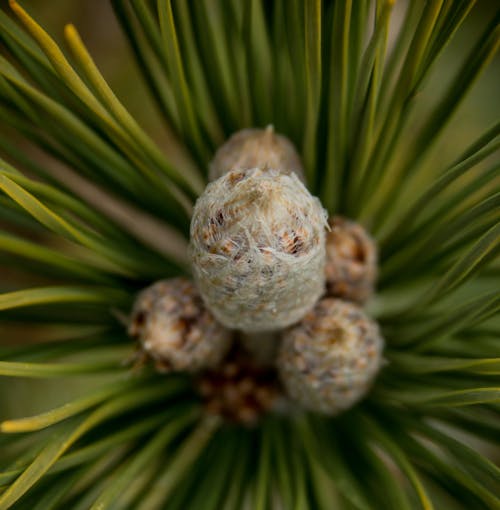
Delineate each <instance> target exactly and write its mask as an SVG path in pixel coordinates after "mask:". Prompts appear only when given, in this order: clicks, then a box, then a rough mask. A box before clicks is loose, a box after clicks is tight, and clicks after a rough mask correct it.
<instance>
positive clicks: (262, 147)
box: [208, 126, 305, 182]
mask: <svg viewBox="0 0 500 510" xmlns="http://www.w3.org/2000/svg"><path fill="white" fill-rule="evenodd" d="M256 167H258V168H261V169H263V170H264V169H266V168H274V169H279V170H280V171H281V172H283V173H285V174H291V173H295V174H296V175H297V176H298V177H299V179H300V180H301V181H302V182H305V177H304V169H303V167H302V163H301V161H300V157H299V155H298V154H297V151H296V150H295V147H294V145H293V144H292V142H291V141H290V140H289V139H288V138H286V137H285V136H283V135H278V134H277V133H275V132H274V129H273V127H272V126H268V127H267V128H266V129H242V130H241V131H238V132H237V133H235V134H234V135H232V136H231V137H230V138H229V139H228V140H227V141H226V142H225V143H224V144H223V145H221V147H220V148H219V149H218V150H217V152H216V153H215V157H214V159H213V161H212V162H211V164H210V167H209V173H208V177H209V180H211V181H215V180H216V179H218V178H219V177H222V176H223V175H224V174H226V173H227V172H229V171H230V170H234V169H239V170H246V169H248V168H256Z"/></svg>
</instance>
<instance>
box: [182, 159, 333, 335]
mask: <svg viewBox="0 0 500 510" xmlns="http://www.w3.org/2000/svg"><path fill="white" fill-rule="evenodd" d="M325 227H326V213H325V211H324V210H323V208H322V207H321V204H320V202H319V200H318V199H317V198H315V197H313V196H312V195H311V194H310V193H309V192H308V191H307V189H306V188H305V186H304V185H303V184H302V183H301V182H300V180H299V179H298V177H297V176H296V175H295V174H291V175H286V174H283V173H281V172H279V171H278V170H274V169H267V170H261V169H259V168H252V169H247V170H232V171H230V172H228V173H227V174H225V175H224V176H222V177H220V178H219V179H217V180H216V181H214V182H213V183H211V184H209V185H208V186H207V188H206V190H205V192H204V193H203V195H201V197H200V198H199V199H198V201H197V202H196V205H195V208H194V213H193V218H192V220H191V247H190V253H191V260H192V264H193V271H194V275H195V279H196V282H197V284H198V288H199V290H200V293H201V295H202V297H203V299H204V301H205V303H206V305H207V307H208V308H209V309H210V310H211V312H212V313H213V314H214V315H215V317H216V318H217V319H218V320H219V321H220V322H221V323H222V324H224V325H225V326H227V327H229V328H235V329H242V330H245V331H272V330H276V329H279V328H282V327H284V326H288V325H290V324H293V323H294V322H297V321H299V320H300V319H301V318H302V317H303V316H304V315H305V314H306V313H307V312H308V311H309V310H310V309H311V308H312V307H313V306H314V304H315V303H316V301H317V300H318V299H319V297H320V296H321V294H322V293H323V291H324V271H325V265H324V264H325Z"/></svg>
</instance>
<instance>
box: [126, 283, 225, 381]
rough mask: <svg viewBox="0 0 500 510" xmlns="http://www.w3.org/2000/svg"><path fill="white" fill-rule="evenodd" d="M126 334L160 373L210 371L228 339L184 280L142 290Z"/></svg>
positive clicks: (189, 284) (222, 355)
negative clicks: (150, 359)
mask: <svg viewBox="0 0 500 510" xmlns="http://www.w3.org/2000/svg"><path fill="white" fill-rule="evenodd" d="M129 334H130V335H131V336H132V337H134V338H137V339H138V340H139V342H140V344H141V346H142V348H143V349H144V351H145V353H146V354H147V355H148V356H150V357H151V358H152V359H153V360H155V361H156V367H157V368H158V369H159V370H160V371H188V372H192V371H197V370H200V369H203V368H208V367H214V366H216V365H217V364H218V363H219V362H220V361H221V360H222V358H223V357H224V356H225V355H226V353H227V352H228V350H229V348H230V345H231V339H232V333H231V332H230V331H228V330H227V329H226V328H224V327H223V326H222V325H220V324H218V323H217V322H216V320H215V319H214V317H213V316H212V314H211V313H210V312H209V311H208V310H207V309H206V308H205V306H204V304H203V301H202V299H201V297H200V295H199V294H198V291H197V290H196V287H195V286H194V284H193V283H192V282H191V281H189V280H188V279H186V278H172V279H170V280H162V281H159V282H156V283H155V284H153V285H151V286H150V287H148V288H146V289H145V290H143V291H142V292H141V293H140V294H139V295H138V297H137V299H136V302H135V304H134V307H133V310H132V317H131V322H130V325H129Z"/></svg>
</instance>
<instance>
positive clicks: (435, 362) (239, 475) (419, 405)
mask: <svg viewBox="0 0 500 510" xmlns="http://www.w3.org/2000/svg"><path fill="white" fill-rule="evenodd" d="M111 3H112V6H113V10H114V13H115V15H116V19H117V20H118V21H119V24H120V26H121V28H122V29H123V33H124V35H125V36H126V38H127V41H128V43H129V45H130V49H131V51H132V52H133V54H134V56H135V59H136V63H137V67H138V70H139V72H138V73H137V74H136V75H134V76H131V77H130V80H131V81H133V80H137V81H139V80H140V79H141V76H142V78H143V79H144V81H145V83H146V84H147V87H148V89H149V91H150V93H151V97H152V98H153V100H154V103H155V106H156V108H157V110H158V112H160V114H161V116H162V119H163V120H164V125H165V129H166V130H167V132H168V134H169V136H168V145H167V146H162V147H160V146H159V145H157V144H156V143H155V142H154V141H153V139H152V137H151V135H150V134H148V133H147V132H146V131H145V130H144V129H143V128H142V127H141V126H140V125H139V123H138V122H137V121H136V120H135V119H134V118H133V116H132V115H130V113H129V112H128V110H127V108H126V106H125V105H124V104H123V103H122V102H121V101H120V100H119V99H118V97H117V96H116V95H115V94H114V93H113V91H112V90H111V88H110V87H109V86H108V84H107V83H106V81H105V78H104V77H103V75H102V74H101V71H100V70H99V69H98V67H97V66H96V64H95V62H94V61H93V59H92V57H91V55H90V54H89V52H88V51H87V49H86V47H85V45H84V42H83V41H82V39H81V38H80V36H79V34H78V32H77V29H76V28H75V27H74V26H73V25H68V26H66V27H65V30H64V39H65V43H66V46H67V49H66V50H64V51H63V49H61V48H60V47H59V46H58V45H57V44H56V43H55V41H54V39H53V38H52V37H51V36H50V35H49V34H48V33H47V32H46V31H44V29H43V28H42V27H41V26H40V25H39V24H38V23H37V22H36V21H35V20H34V19H33V18H32V17H31V16H30V15H29V14H28V13H27V12H26V11H25V10H24V9H23V7H21V6H20V5H19V4H18V3H17V2H16V1H15V0H11V1H10V10H9V11H8V10H5V11H0V48H1V51H0V121H1V122H0V274H1V275H2V276H3V275H5V278H3V277H1V278H0V291H1V292H2V294H0V360H1V361H0V376H1V377H2V381H0V382H1V388H2V391H4V392H5V393H6V394H7V393H9V391H10V389H11V388H15V385H16V382H17V381H18V379H16V378H24V379H27V380H28V382H29V387H28V394H30V395H31V392H33V393H32V394H33V395H36V393H35V391H36V389H37V385H38V384H40V383H39V381H40V380H42V379H43V380H45V379H56V381H57V382H56V385H53V386H51V388H53V389H52V391H55V392H56V395H55V397H56V399H58V400H59V401H61V402H64V403H63V404H62V405H60V406H59V407H54V408H52V409H48V410H46V411H44V412H41V413H39V414H36V415H33V416H27V417H22V418H16V417H14V416H2V419H3V420H4V421H2V422H1V423H0V470H1V471H0V510H4V509H7V508H14V509H40V510H47V509H51V508H54V509H55V508H61V509H75V510H79V509H87V508H92V509H101V510H102V509H122V508H130V509H139V510H149V509H176V508H189V509H190V510H191V509H192V510H196V509H203V510H210V509H225V510H230V509H240V508H251V509H255V510H263V509H266V508H272V509H281V508H283V509H300V510H306V509H311V510H312V509H317V508H318V509H325V510H326V509H328V510H330V509H333V508H339V509H361V510H369V509H394V510H401V509H409V508H423V509H432V508H436V509H443V508H446V509H451V510H453V509H459V508H466V509H476V508H477V509H480V508H485V509H493V508H500V499H499V498H498V495H499V494H500V482H499V481H500V471H499V469H498V468H497V467H496V466H495V464H494V462H493V460H492V456H491V455H486V454H485V450H486V449H488V450H489V451H490V452H493V449H494V448H497V447H498V439H499V437H500V408H499V402H500V388H499V386H498V375H499V374H500V351H499V342H498V339H499V333H500V323H499V314H498V311H499V309H500V294H499V288H500V266H499V260H498V254H499V250H500V242H499V240H500V213H499V212H500V207H499V205H500V196H499V187H498V183H499V181H498V178H499V163H498V149H499V146H500V138H499V135H500V124H499V123H498V122H497V123H496V124H495V125H493V126H490V127H489V128H487V129H485V130H484V126H483V127H482V128H481V129H482V130H483V132H482V134H481V135H480V136H478V137H476V135H475V134H471V133H473V130H470V131H467V130H464V131H465V133H466V136H467V137H468V138H469V139H468V141H467V143H465V144H464V146H462V143H461V142H460V143H458V142H457V143H454V142H455V140H454V139H453V137H454V136H455V134H456V133H457V132H458V129H457V128H458V127H460V126H458V125H457V124H458V121H457V117H456V115H455V113H456V111H457V109H458V108H459V107H460V105H461V103H462V101H463V100H464V98H465V97H466V95H467V93H468V91H469V90H470V89H471V87H473V86H474V84H475V83H476V82H477V80H478V78H479V77H480V75H481V73H482V72H483V71H484V70H485V69H486V67H487V66H488V65H489V64H490V63H491V61H492V59H493V58H494V55H495V52H496V50H497V49H498V45H499V31H500V28H499V20H500V10H499V9H498V6H495V5H494V2H492V3H490V4H489V12H488V13H486V17H487V22H486V23H484V26H483V27H482V33H480V34H478V35H477V37H476V36H475V37H476V39H475V40H474V44H472V45H470V48H468V50H467V52H466V53H465V54H463V55H462V57H461V63H460V66H459V67H458V69H457V70H456V71H455V72H454V73H453V74H452V76H450V77H448V79H447V80H444V83H441V84H440V86H439V87H437V88H432V87H430V86H429V82H430V81H431V80H432V78H433V77H435V76H440V77H442V76H443V73H441V74H440V73H439V70H440V69H439V68H440V66H443V65H444V64H445V63H446V52H445V50H446V49H447V47H448V45H450V46H451V47H453V45H455V44H456V37H455V35H456V33H459V34H460V31H461V30H462V29H463V25H464V24H465V25H466V24H467V23H468V22H469V20H470V19H471V17H473V16H474V14H475V13H476V12H477V10H478V7H477V6H475V5H474V4H475V2H474V0H467V1H461V0H450V1H445V0H428V1H425V2H424V1H422V2H420V1H416V0H415V1H410V2H408V5H403V6H401V5H399V4H397V5H396V6H395V5H394V2H393V1H392V0H380V1H378V0H377V1H375V0H373V1H370V0H359V1H356V2H353V1H352V0H335V1H333V0H304V1H300V0H290V1H286V0H273V1H272V2H264V1H262V0H241V1H239V0H200V1H193V2H187V1H183V0H174V1H170V0H158V2H154V1H153V0H111ZM396 9H398V12H399V13H401V14H402V16H403V18H402V22H401V25H400V26H399V25H398V24H397V23H396V20H395V15H394V12H393V11H395V10H396ZM389 35H390V36H391V37H389ZM393 39H394V40H393ZM443 53H444V55H443ZM117 58H119V56H117ZM429 90H430V93H429ZM434 90H437V91H438V92H436V93H435V94H434V93H433V91H434ZM147 100H148V98H144V101H147ZM488 101H490V102H491V104H492V108H494V105H495V101H496V98H495V97H490V98H488ZM496 104H498V103H496ZM497 109H498V108H497ZM269 125H272V126H274V130H275V132H276V133H280V134H283V135H285V136H286V137H288V138H289V139H290V140H291V141H292V142H293V144H294V145H295V147H296V148H297V149H298V151H299V152H300V155H301V159H302V162H303V165H304V170H305V172H304V173H305V180H306V182H307V185H308V189H309V191H310V193H311V194H312V195H314V196H318V197H319V198H320V200H321V203H322V204H323V206H324V207H325V208H326V209H327V211H328V214H329V215H330V216H332V217H333V216H334V215H341V216H344V217H347V218H350V219H351V220H353V221H354V220H355V221H356V222H357V223H358V224H362V225H363V226H364V227H365V228H366V229H367V231H369V232H370V234H371V236H372V237H373V239H374V240H375V243H376V245H377V247H378V253H379V256H378V273H379V276H378V282H377V288H376V292H375V295H374V296H373V297H372V299H371V300H370V301H369V302H368V304H367V306H366V314H367V316H369V317H370V318H371V319H369V320H370V321H376V322H377V324H378V327H379V328H380V334H381V335H382V337H383V339H384V342H385V349H384V351H383V357H384V361H383V366H382V368H381V370H380V373H379V374H378V376H377V378H376V379H375V382H374V384H373V386H372V387H371V388H370V389H369V391H368V394H367V395H366V396H365V398H364V399H363V400H362V401H360V402H358V403H356V404H355V405H353V406H352V407H349V408H348V409H346V410H345V411H344V412H341V413H339V414H335V415H328V413H327V414H324V413H315V412H307V411H305V410H304V409H303V406H301V405H299V404H297V403H296V402H295V403H294V401H293V399H292V401H291V402H290V401H288V400H287V399H285V400H286V401H285V403H284V405H283V406H278V409H274V408H273V409H271V410H270V409H269V406H267V405H264V404H263V403H262V402H264V401H266V400H265V399H264V397H262V398H263V400H262V402H261V401H258V402H257V400H258V399H257V398H256V397H255V395H256V394H257V392H258V391H260V393H259V395H260V394H262V393H263V392H264V393H265V392H266V391H267V392H269V391H270V392H271V393H270V394H269V393H265V395H266V398H268V397H269V395H271V397H272V396H273V393H272V392H273V391H276V392H278V393H279V392H282V391H283V390H282V388H281V386H280V384H279V382H278V380H277V375H276V373H275V370H274V369H273V368H262V367H256V366H254V365H252V364H249V362H248V359H250V355H249V353H246V356H247V358H245V355H243V354H242V352H240V351H238V352H236V353H235V352H234V350H233V351H231V353H230V354H229V355H228V356H229V358H226V360H225V361H224V362H223V363H222V366H218V367H215V368H214V367H211V368H210V369H209V370H206V371H202V372H201V373H199V372H197V371H196V372H195V373H191V372H183V371H181V372H176V371H174V372H172V371H171V370H169V367H168V366H165V364H164V365H163V366H160V365H161V364H158V363H157V364H156V366H155V364H154V363H151V362H150V361H151V360H146V361H145V362H144V363H141V362H140V360H139V359H138V358H142V357H144V353H141V351H140V345H139V343H138V342H137V340H134V339H133V338H131V335H130V334H129V332H130V327H131V326H130V313H131V310H132V308H133V304H134V301H135V300H136V297H137V295H138V293H139V292H140V291H141V290H142V289H144V288H146V287H148V286H149V285H151V284H154V282H158V281H160V280H164V279H169V278H174V277H175V278H177V277H182V278H188V277H189V275H190V273H191V267H190V264H189V258H188V256H187V253H188V243H189V236H190V220H191V216H192V211H193V207H194V204H195V202H196V199H197V197H199V196H200V195H201V194H202V193H203V192H204V189H205V187H206V185H207V179H208V169H209V163H210V161H212V160H213V157H214V154H215V152H216V150H217V149H218V148H219V147H220V146H221V145H222V144H223V143H224V141H225V140H226V139H227V138H228V137H230V136H231V135H232V134H233V133H235V132H237V131H238V130H241V129H244V128H265V127H266V126H269ZM464 131H462V138H463V136H464V135H463V132H464ZM26 147H30V149H29V150H25V148H26ZM34 147H36V151H35V150H34V149H33V148H34ZM443 147H446V151H445V155H444V156H443V157H440V154H438V151H439V150H441V148H443ZM179 154H180V155H181V156H180V157H179ZM448 154H453V156H452V157H449V156H448ZM54 162H57V163H58V164H56V165H55V164H54ZM286 179H289V177H288V176H287V177H286ZM297 182H298V180H297ZM7 275H8V276H9V277H8V278H7ZM338 306H341V307H346V306H347V308H341V310H344V309H345V310H347V311H346V312H345V313H346V314H348V313H349V306H355V305H345V304H343V305H338ZM342 313H344V312H342ZM360 313H361V312H360ZM363 320H364V319H363ZM367 320H368V319H367ZM370 324H371V322H370ZM127 327H128V328H129V331H127ZM370 327H371V326H370ZM373 327H375V326H373ZM314 335H315V333H314V331H313V340H314ZM270 336H271V337H272V335H270ZM241 340H242V342H243V344H244V345H247V343H249V344H250V345H257V346H260V347H259V349H260V348H261V347H262V345H263V344H262V343H260V344H259V343H258V341H260V342H268V343H269V342H274V341H276V340H275V339H274V338H269V337H267V336H266V335H264V338H261V339H256V338H254V337H253V336H252V334H249V335H248V338H242V339H241ZM283 345H288V344H287V342H284V344H283ZM355 358H356V357H355ZM143 361H144V360H143ZM170 368H171V367H170ZM165 371H166V373H165ZM235 374H236V375H235ZM70 380H77V381H79V385H78V387H79V392H80V395H73V393H74V392H72V391H69V390H68V391H69V393H71V395H68V392H67V391H66V389H65V387H64V386H63V384H66V383H67V382H69V381H70ZM244 380H247V381H248V380H250V384H251V386H250V387H251V391H253V392H254V393H255V395H254V394H252V395H251V398H252V402H253V405H254V408H252V409H250V411H253V413H254V414H252V415H251V416H250V419H249V415H248V412H247V411H248V409H247V408H242V407H241V401H238V402H239V403H238V406H240V407H238V406H236V404H231V402H232V401H231V399H230V398H229V397H228V400H227V401H224V402H225V403H224V406H225V407H224V406H223V407H222V408H221V407H220V401H216V398H215V397H214V395H216V396H217V395H218V394H217V392H218V391H219V392H220V391H229V390H231V391H232V390H233V389H234V388H235V387H237V388H240V389H241V388H243V386H244V384H247V385H248V383H243V382H242V381H244ZM239 384H240V386H238V385H239ZM40 388H45V386H41V385H40ZM47 388H48V386H47ZM221 388H222V390H221ZM228 389H229V390H228ZM264 390H265V391H264ZM241 391H244V390H243V389H241ZM245 391H246V390H245ZM219 397H220V395H219V396H218V397H217V398H219ZM271 397H269V398H271ZM27 398H28V397H27ZM224 398H226V397H224ZM318 398H319V399H320V403H321V398H322V397H318ZM2 399H3V396H2V395H0V405H1V402H2ZM254 401H255V402H257V404H258V405H257V404H256V403H255V402H254ZM214 402H216V403H217V405H215V404H214ZM228 402H229V403H228ZM266 402H267V401H266ZM31 404H32V403H31V402H28V401H26V402H24V401H20V402H19V403H18V405H19V407H20V409H21V410H22V409H23V408H24V409H30V408H31ZM306 404H307V403H306ZM231 406H233V407H231ZM235 406H236V407H235ZM259 406H260V407H259ZM38 408H39V407H38ZM221 409H222V410H221ZM245 413H246V414H245ZM0 414H2V415H3V413H1V412H0ZM28 414H29V412H28ZM332 414H333V413H332Z"/></svg>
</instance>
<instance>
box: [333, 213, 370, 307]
mask: <svg viewBox="0 0 500 510" xmlns="http://www.w3.org/2000/svg"><path fill="white" fill-rule="evenodd" d="M328 223H329V225H330V228H331V230H330V232H328V233H327V235H326V266H325V273H326V289H327V295H328V296H332V297H339V298H342V299H347V300H349V301H354V302H356V303H364V302H365V301H366V300H367V299H368V298H369V297H370V296H371V295H372V294H373V292H374V287H375V281H376V278H377V248H376V245H375V241H374V240H373V239H372V238H371V237H370V236H369V235H368V233H367V232H366V230H365V229H364V228H363V227H362V226H361V225H360V224H359V223H356V222H354V221H350V220H348V219H345V218H342V217H340V216H334V217H333V218H330V219H329V221H328Z"/></svg>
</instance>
